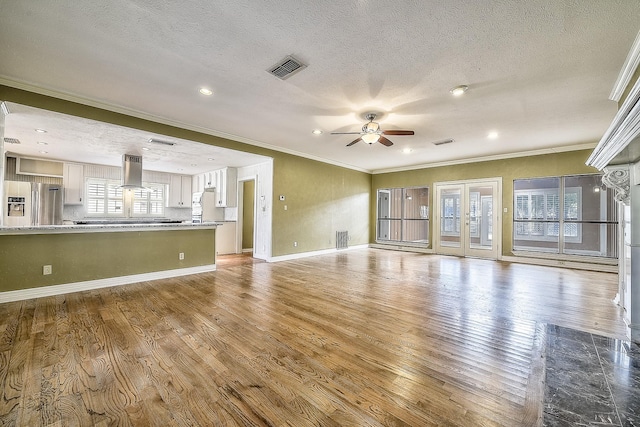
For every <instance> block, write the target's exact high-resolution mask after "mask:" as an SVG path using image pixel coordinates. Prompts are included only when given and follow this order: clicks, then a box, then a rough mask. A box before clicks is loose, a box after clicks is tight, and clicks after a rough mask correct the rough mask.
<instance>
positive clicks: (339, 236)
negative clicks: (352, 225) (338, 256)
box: [336, 231, 349, 249]
mask: <svg viewBox="0 0 640 427" xmlns="http://www.w3.org/2000/svg"><path fill="white" fill-rule="evenodd" d="M348 247H349V232H348V231H336V249H347V248H348Z"/></svg>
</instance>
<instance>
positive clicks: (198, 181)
mask: <svg viewBox="0 0 640 427" xmlns="http://www.w3.org/2000/svg"><path fill="white" fill-rule="evenodd" d="M191 181H192V182H191V187H192V191H193V192H194V193H201V192H203V191H204V174H203V173H201V174H198V175H193V178H192V179H191Z"/></svg>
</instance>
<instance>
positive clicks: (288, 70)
mask: <svg viewBox="0 0 640 427" xmlns="http://www.w3.org/2000/svg"><path fill="white" fill-rule="evenodd" d="M306 67H307V66H306V65H304V64H303V63H302V62H300V61H298V60H297V59H295V58H294V57H293V56H287V57H286V58H284V59H283V60H282V61H280V62H279V63H278V64H276V65H274V66H273V67H271V68H269V72H270V73H271V74H273V75H274V76H276V77H277V78H279V79H281V80H284V79H288V78H289V77H291V76H292V75H293V74H295V73H297V72H298V71H300V70H302V69H304V68H306Z"/></svg>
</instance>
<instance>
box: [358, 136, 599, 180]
mask: <svg viewBox="0 0 640 427" xmlns="http://www.w3.org/2000/svg"><path fill="white" fill-rule="evenodd" d="M595 146H596V144H595V143H586V144H577V145H567V146H563V147H553V148H542V149H539V150H530V151H520V152H518V153H505V154H496V155H494V156H482V157H470V158H465V159H459V160H451V161H446V162H436V163H423V164H418V165H413V166H406V167H397V168H388V169H376V170H374V171H372V172H371V173H372V174H373V175H377V174H382V173H391V172H404V171H410V170H416V169H428V168H439V167H442V166H454V165H464V164H467V163H478V162H489V161H492V160H505V159H515V158H518V157H528V156H541V155H543V154H555V153H565V152H567V151H579V150H589V149H592V148H594V147H595Z"/></svg>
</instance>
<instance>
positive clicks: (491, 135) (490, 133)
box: [487, 130, 498, 139]
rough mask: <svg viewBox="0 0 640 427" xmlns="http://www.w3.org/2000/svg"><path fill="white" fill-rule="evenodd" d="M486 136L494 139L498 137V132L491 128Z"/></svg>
mask: <svg viewBox="0 0 640 427" xmlns="http://www.w3.org/2000/svg"><path fill="white" fill-rule="evenodd" d="M487 138H489V139H496V138H498V132H496V131H494V130H493V131H491V132H489V134H488V135H487Z"/></svg>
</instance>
